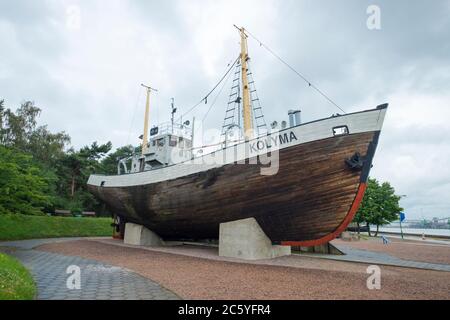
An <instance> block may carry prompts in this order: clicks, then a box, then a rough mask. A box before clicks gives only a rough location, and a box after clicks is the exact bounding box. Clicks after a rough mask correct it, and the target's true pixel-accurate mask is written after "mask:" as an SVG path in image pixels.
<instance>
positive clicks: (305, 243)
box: [281, 182, 367, 247]
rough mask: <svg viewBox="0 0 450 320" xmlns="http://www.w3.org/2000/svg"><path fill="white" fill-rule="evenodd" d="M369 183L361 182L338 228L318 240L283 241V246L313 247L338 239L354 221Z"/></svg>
mask: <svg viewBox="0 0 450 320" xmlns="http://www.w3.org/2000/svg"><path fill="white" fill-rule="evenodd" d="M366 187H367V184H366V183H365V182H361V183H360V185H359V187H358V192H357V193H356V196H355V199H354V200H353V203H352V206H351V207H350V210H349V211H348V213H347V215H346V216H345V219H344V220H343V221H342V223H341V224H340V225H339V227H337V229H336V230H335V231H334V232H332V233H330V234H327V235H326V236H324V237H322V238H319V239H316V240H305V241H281V245H282V246H293V247H312V246H318V245H321V244H324V243H327V242H330V241H331V240H334V239H336V238H337V237H338V236H339V235H340V234H341V233H342V232H344V231H345V229H346V228H347V226H348V225H349V224H350V222H352V220H353V218H354V217H355V214H356V212H357V211H358V208H359V205H360V204H361V201H362V199H363V197H364V192H365V191H366Z"/></svg>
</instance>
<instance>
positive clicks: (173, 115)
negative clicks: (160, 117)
mask: <svg viewBox="0 0 450 320" xmlns="http://www.w3.org/2000/svg"><path fill="white" fill-rule="evenodd" d="M171 106H172V118H171V121H172V134H173V121H174V117H175V113H176V112H177V108H175V99H174V98H172V103H171Z"/></svg>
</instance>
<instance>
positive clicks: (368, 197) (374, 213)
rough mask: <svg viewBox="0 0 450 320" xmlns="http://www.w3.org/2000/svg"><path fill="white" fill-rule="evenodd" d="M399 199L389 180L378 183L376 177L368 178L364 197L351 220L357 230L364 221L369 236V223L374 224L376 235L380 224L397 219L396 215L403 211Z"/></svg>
mask: <svg viewBox="0 0 450 320" xmlns="http://www.w3.org/2000/svg"><path fill="white" fill-rule="evenodd" d="M399 201H400V196H397V195H395V190H394V188H393V187H392V186H391V185H390V184H389V182H383V183H382V184H381V185H380V183H379V182H378V181H377V180H376V179H370V178H369V181H368V183H367V189H366V192H365V195H364V198H363V200H362V202H361V205H360V207H359V210H358V212H357V213H356V215H355V218H354V220H353V221H354V222H356V223H357V225H358V230H359V226H360V224H361V223H364V222H365V223H366V225H367V227H368V232H369V236H370V235H371V233H370V225H371V224H372V225H376V227H377V230H376V232H375V236H377V235H378V231H379V227H380V226H381V225H385V224H388V223H390V222H392V221H395V220H397V219H398V215H399V214H400V212H401V211H403V208H401V207H400V205H399Z"/></svg>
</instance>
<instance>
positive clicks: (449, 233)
mask: <svg viewBox="0 0 450 320" xmlns="http://www.w3.org/2000/svg"><path fill="white" fill-rule="evenodd" d="M371 231H375V229H374V228H371ZM380 231H381V232H390V233H398V234H400V228H383V227H380ZM403 233H407V234H414V235H416V234H417V235H419V236H421V235H422V234H424V233H425V235H426V236H445V237H450V229H415V228H403Z"/></svg>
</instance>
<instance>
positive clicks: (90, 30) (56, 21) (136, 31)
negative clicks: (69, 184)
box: [0, 0, 450, 217]
mask: <svg viewBox="0 0 450 320" xmlns="http://www.w3.org/2000/svg"><path fill="white" fill-rule="evenodd" d="M379 3H380V7H381V10H382V11H381V14H382V15H381V17H382V21H381V26H382V29H381V30H379V31H370V30H368V29H367V28H366V19H367V14H366V9H367V6H368V5H369V4H370V3H369V2H365V1H359V0H358V1H356V0H355V1H347V2H346V3H345V5H344V4H342V3H340V2H339V3H338V2H336V1H327V0H322V1H314V2H312V1H288V0H286V1H283V2H279V1H271V0H264V1H261V0H258V1H245V2H242V1H236V0H232V1H225V0H219V1H216V0H215V1H200V0H195V1H175V0H174V1H165V2H158V1H120V0H111V1H108V2H104V1H77V0H63V1H50V0H48V1H45V2H42V1H40V2H35V1H26V0H25V1H24V0H19V1H14V2H6V1H5V2H1V3H0V47H1V50H0V94H1V98H4V99H6V103H7V105H8V106H9V107H16V106H18V105H19V104H20V102H21V101H23V100H25V99H31V100H34V101H36V104H37V105H38V106H39V107H41V108H42V109H43V113H42V118H41V121H42V123H48V124H49V126H50V128H51V129H52V130H55V131H56V130H58V131H59V130H65V131H66V132H68V133H69V134H70V135H71V137H72V141H73V144H74V145H75V147H77V148H79V147H81V146H83V145H85V144H90V143H91V142H92V141H94V140H97V141H99V142H106V141H109V140H111V141H112V142H113V144H114V146H116V147H117V146H120V145H124V144H126V143H137V142H138V140H137V139H136V137H137V136H139V135H140V133H141V130H142V126H143V124H142V120H141V119H142V116H141V114H142V113H143V110H142V106H143V104H144V96H143V92H142V91H140V90H141V88H140V87H139V85H140V83H141V82H145V83H149V84H151V85H152V86H154V87H156V88H158V89H159V92H158V93H156V94H155V95H153V96H152V117H151V121H152V123H158V122H162V121H167V120H168V119H169V114H170V109H169V104H170V98H171V97H175V98H176V104H177V106H178V108H179V111H180V113H182V112H185V111H186V110H187V109H188V108H189V107H190V106H192V105H194V104H195V103H196V102H198V101H199V100H200V99H201V98H202V95H204V94H206V93H207V91H208V90H209V89H210V88H211V87H212V86H213V85H214V84H215V83H216V81H217V80H218V79H219V78H220V77H221V76H222V74H223V72H224V70H225V68H226V66H227V64H228V63H229V62H230V60H232V59H234V57H237V55H238V53H239V35H238V32H237V30H236V29H235V28H234V27H233V24H236V25H238V26H241V25H242V26H245V27H246V28H248V29H249V30H250V31H251V32H252V33H253V34H255V35H256V36H257V37H258V38H260V40H261V41H263V42H264V43H266V44H268V45H269V46H270V47H271V48H273V49H274V50H275V51H276V52H277V53H279V54H280V55H281V56H282V57H283V58H285V60H287V61H288V62H289V63H290V64H291V65H292V66H294V67H295V68H297V69H299V70H300V71H301V72H302V73H303V74H304V75H306V76H307V77H308V78H309V79H310V80H311V81H312V82H313V83H314V84H316V85H317V86H318V87H320V88H321V89H322V90H323V91H325V92H326V93H327V94H328V95H329V96H331V97H332V98H333V99H334V100H335V101H336V102H337V103H338V104H340V105H342V106H343V107H344V109H345V110H346V111H356V110H361V109H367V108H371V107H375V106H376V105H378V104H381V103H384V102H389V103H390V108H389V110H388V114H387V117H386V123H385V127H384V129H383V133H382V136H381V140H380V145H379V150H378V153H377V155H376V158H375V166H374V168H373V171H372V176H374V177H376V178H379V179H380V180H387V181H391V182H392V184H393V185H394V186H395V187H396V189H397V190H398V192H399V193H401V194H407V195H408V197H407V198H406V199H404V200H403V205H404V206H405V207H406V211H407V212H411V215H413V216H415V217H419V216H420V215H421V214H422V212H423V214H424V215H425V216H429V217H431V216H433V215H445V216H450V214H449V213H450V200H448V199H450V197H448V194H449V192H450V189H449V188H450V183H449V182H450V172H449V168H448V165H447V164H446V161H447V162H448V160H447V159H449V158H450V150H449V146H450V141H449V136H450V130H449V128H448V125H447V122H448V119H449V118H450V108H449V105H448V104H449V101H450V87H449V85H448V84H449V83H450V55H449V52H450V43H449V42H448V39H449V38H450V34H449V33H450V31H449V30H450V22H449V21H450V20H449V19H448V13H449V8H450V6H449V1H435V2H433V4H429V3H425V2H423V3H419V2H414V3H411V2H410V1H395V2H392V1H379ZM71 6H79V8H80V19H79V22H80V24H79V28H78V27H77V28H73V27H70V24H69V27H68V18H70V17H68V11H67V8H69V7H71ZM71 12H72V13H73V11H71ZM249 50H250V56H251V58H252V69H253V72H254V77H255V80H256V84H257V89H258V93H259V96H260V98H261V101H262V104H263V108H264V112H265V115H266V119H267V122H270V121H272V120H275V119H276V120H283V119H285V118H286V117H287V110H289V109H291V108H294V107H301V108H302V110H303V114H302V116H303V118H304V120H305V121H308V120H312V119H317V118H320V117H325V116H329V115H330V114H331V113H335V112H339V110H337V109H336V108H335V107H333V106H332V105H331V104H329V103H328V102H327V101H326V100H325V99H323V98H322V97H321V96H319V95H317V94H316V93H315V92H314V91H313V90H311V89H310V88H309V87H308V86H307V85H306V84H305V83H304V82H303V81H302V80H300V79H299V78H298V77H297V76H296V75H294V74H293V73H292V72H291V71H289V70H288V69H287V68H286V67H285V66H284V65H282V64H280V63H279V62H278V61H277V60H276V59H275V58H274V57H273V56H271V55H270V54H269V53H268V52H267V51H266V50H264V49H263V48H261V47H260V46H259V44H258V43H257V42H255V41H253V39H249ZM228 90H229V88H228V87H225V89H224V93H223V94H222V95H221V96H220V97H219V99H218V100H217V104H216V105H215V106H214V107H213V108H212V110H211V112H210V113H209V115H208V117H207V118H206V119H205V124H204V125H205V128H217V127H220V126H221V124H222V119H223V114H224V112H225V110H224V107H223V105H224V104H225V102H226V100H227V94H228ZM214 97H215V96H214V95H213V96H212V97H211V98H210V99H209V101H210V102H209V104H208V105H201V106H199V107H198V108H197V109H196V110H195V111H194V112H192V113H191V114H189V117H191V116H194V115H195V116H196V118H197V123H198V124H199V123H200V122H201V120H202V119H203V117H204V115H205V113H206V111H207V110H208V108H209V107H210V106H211V101H212V99H214ZM130 127H131V130H130Z"/></svg>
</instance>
